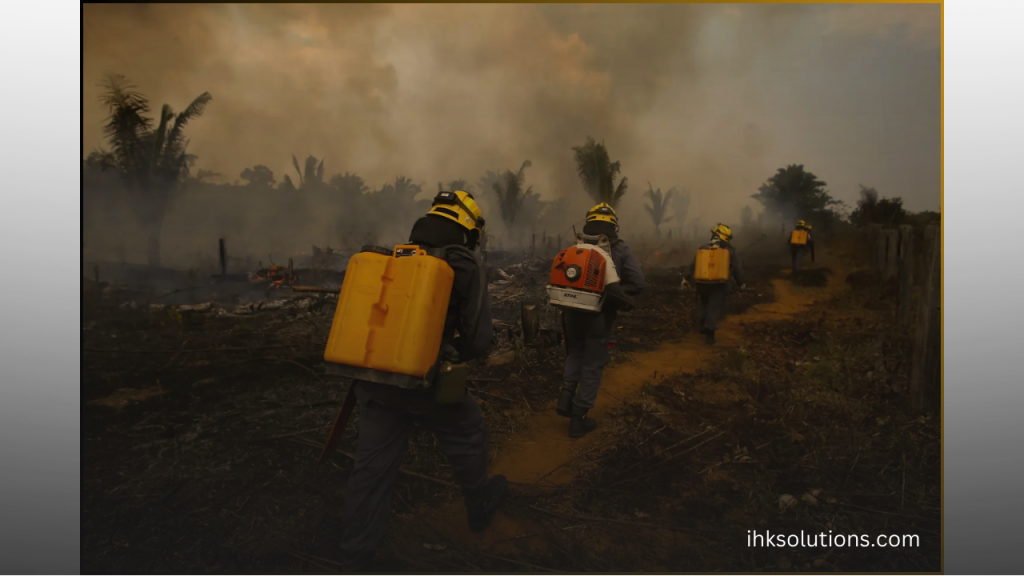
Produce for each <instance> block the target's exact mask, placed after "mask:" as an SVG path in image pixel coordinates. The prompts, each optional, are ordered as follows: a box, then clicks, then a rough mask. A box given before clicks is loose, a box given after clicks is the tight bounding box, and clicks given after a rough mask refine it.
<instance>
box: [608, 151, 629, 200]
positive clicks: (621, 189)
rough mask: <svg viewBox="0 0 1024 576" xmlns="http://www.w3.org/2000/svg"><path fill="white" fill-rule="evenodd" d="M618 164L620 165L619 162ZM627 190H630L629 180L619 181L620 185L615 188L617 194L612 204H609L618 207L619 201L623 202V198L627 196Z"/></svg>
mask: <svg viewBox="0 0 1024 576" xmlns="http://www.w3.org/2000/svg"><path fill="white" fill-rule="evenodd" d="M616 164H618V162H616ZM627 190H629V184H628V182H627V179H626V178H623V179H622V180H619V185H618V186H617V187H616V188H615V193H614V194H612V197H611V202H609V204H611V205H612V206H618V204H619V200H622V197H623V196H625V195H626V191H627Z"/></svg>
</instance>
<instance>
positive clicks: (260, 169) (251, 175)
mask: <svg viewBox="0 0 1024 576" xmlns="http://www.w3.org/2000/svg"><path fill="white" fill-rule="evenodd" d="M239 177H240V178H241V179H242V180H245V181H246V183H247V184H248V185H249V186H250V187H253V188H266V189H269V188H273V187H274V185H275V184H277V181H276V180H275V179H274V171H273V170H271V169H270V168H267V167H266V166H264V165H263V164H257V165H255V166H253V167H252V168H246V169H245V170H242V173H241V174H239Z"/></svg>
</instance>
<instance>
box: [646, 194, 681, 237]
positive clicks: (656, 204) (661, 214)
mask: <svg viewBox="0 0 1024 576" xmlns="http://www.w3.org/2000/svg"><path fill="white" fill-rule="evenodd" d="M647 188H648V190H647V192H644V196H646V197H647V198H650V200H651V203H650V205H647V204H645V205H644V209H646V210H647V215H648V216H650V217H651V222H653V223H654V231H655V232H657V233H658V234H659V235H660V234H661V225H662V224H665V223H668V222H669V221H671V220H672V217H671V216H669V217H668V218H666V217H665V213H666V212H667V211H668V205H669V202H670V201H671V200H672V196H673V195H674V194H675V193H676V189H675V188H672V189H671V190H669V191H668V192H666V193H665V195H664V196H662V194H661V188H658V189H657V190H655V189H654V187H653V186H651V183H650V182H648V183H647Z"/></svg>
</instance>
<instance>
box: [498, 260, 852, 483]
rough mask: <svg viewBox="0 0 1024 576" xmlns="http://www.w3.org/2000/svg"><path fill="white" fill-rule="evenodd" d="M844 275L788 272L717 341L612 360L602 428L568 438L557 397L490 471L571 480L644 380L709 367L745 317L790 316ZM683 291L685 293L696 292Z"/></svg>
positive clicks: (601, 404) (599, 406)
mask: <svg viewBox="0 0 1024 576" xmlns="http://www.w3.org/2000/svg"><path fill="white" fill-rule="evenodd" d="M843 277H844V276H843V274H841V273H836V274H833V275H832V276H830V277H829V278H828V284H827V285H826V286H825V287H824V288H804V287H800V286H795V285H794V284H792V283H791V282H790V281H789V279H788V277H786V278H776V279H773V280H772V282H773V284H774V287H775V301H774V302H771V303H768V304H760V305H757V306H754V307H752V308H751V309H750V310H748V311H746V312H745V313H743V314H738V315H735V316H730V317H727V318H726V319H725V320H723V321H722V323H721V324H720V327H719V331H718V332H717V334H716V337H717V339H718V343H717V344H716V345H715V346H708V345H707V343H705V342H704V337H703V336H701V335H699V334H696V333H694V334H688V335H687V336H686V338H684V339H683V340H681V341H674V342H666V343H665V344H663V345H661V346H660V347H658V348H657V349H655V350H652V351H649V352H641V353H635V354H633V355H632V357H631V358H630V360H629V361H628V362H625V363H622V364H617V365H609V366H607V367H606V368H605V370H604V376H603V378H602V381H601V390H600V393H599V394H598V397H597V403H596V405H595V406H594V409H593V410H591V412H590V414H591V415H593V417H594V418H596V419H597V421H598V429H597V430H596V431H595V432H594V433H591V434H588V435H587V436H585V437H583V438H579V439H574V438H569V437H568V427H569V420H568V419H566V418H564V417H561V416H558V415H557V414H556V413H555V406H554V404H555V403H554V400H552V401H551V402H550V403H549V404H548V405H545V406H544V407H543V409H542V411H541V412H539V413H538V414H536V415H535V416H533V417H532V418H531V419H530V420H529V421H528V422H527V424H526V430H528V431H529V432H526V433H524V434H523V435H521V436H520V437H519V438H517V439H516V440H515V441H513V443H511V444H510V445H508V446H506V447H505V448H504V449H503V450H502V451H501V452H500V453H499V454H498V457H497V458H496V459H495V461H494V462H493V463H492V465H491V474H504V475H505V476H506V477H507V478H508V479H509V481H511V482H519V483H526V484H532V483H534V482H538V481H539V480H543V482H545V483H552V484H565V483H569V482H572V480H573V472H572V469H571V466H570V465H568V463H569V462H570V461H571V460H572V457H573V454H574V453H576V452H577V451H579V452H583V451H586V450H591V449H593V448H594V447H597V446H600V445H601V444H602V443H604V442H606V441H607V440H606V439H605V438H603V437H602V436H603V435H602V433H601V427H600V422H601V419H602V417H603V416H604V415H605V414H607V413H608V411H609V410H610V409H611V408H613V407H615V406H618V405H620V404H622V403H623V402H624V401H625V400H626V399H627V398H629V397H630V396H632V395H634V394H636V393H637V392H638V391H639V390H640V387H641V386H642V385H643V384H644V382H650V383H653V382H654V381H655V380H656V379H660V378H661V377H662V376H668V375H670V374H673V373H678V372H685V373H694V372H696V371H698V370H699V369H700V368H702V367H704V366H705V364H706V363H707V361H708V360H709V359H710V358H711V357H712V354H713V353H714V351H715V350H716V349H720V348H723V347H735V346H738V345H739V344H740V343H741V340H740V338H741V336H740V332H741V330H740V326H741V325H742V324H744V323H746V322H763V321H773V320H781V319H787V318H791V317H793V316H795V315H797V314H799V313H800V312H802V311H804V310H805V309H807V308H808V307H809V306H811V305H812V304H814V302H816V301H818V300H821V299H824V298H828V297H830V296H832V295H833V294H835V293H836V292H837V291H839V290H842V288H843V280H842V278H843ZM692 294H693V293H692V292H680V298H686V297H692Z"/></svg>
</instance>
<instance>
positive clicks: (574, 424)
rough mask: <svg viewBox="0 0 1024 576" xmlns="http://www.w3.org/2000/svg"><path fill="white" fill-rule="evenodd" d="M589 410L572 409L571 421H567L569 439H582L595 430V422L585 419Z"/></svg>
mask: <svg viewBox="0 0 1024 576" xmlns="http://www.w3.org/2000/svg"><path fill="white" fill-rule="evenodd" d="M589 410H590V409H589V408H580V407H579V406H573V407H572V419H571V420H569V436H570V437H571V438H582V437H583V436H584V435H585V434H587V433H588V432H593V431H594V429H595V428H597V420H594V419H593V418H587V412H588V411H589Z"/></svg>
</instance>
